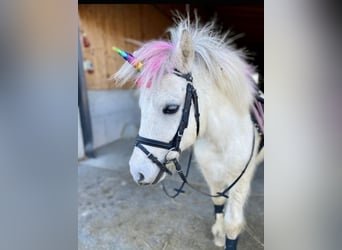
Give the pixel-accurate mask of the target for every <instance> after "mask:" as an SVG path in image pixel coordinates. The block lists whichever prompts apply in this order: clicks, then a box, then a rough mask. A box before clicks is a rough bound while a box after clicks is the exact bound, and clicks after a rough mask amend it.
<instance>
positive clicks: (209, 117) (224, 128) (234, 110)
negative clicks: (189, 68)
mask: <svg viewBox="0 0 342 250" xmlns="http://www.w3.org/2000/svg"><path fill="white" fill-rule="evenodd" d="M197 79H198V78H197ZM202 80H203V81H201V82H199V83H200V84H198V86H197V92H198V98H199V107H200V114H201V131H200V136H201V137H202V138H205V139H207V140H208V141H216V142H221V145H217V146H218V147H226V146H227V145H226V143H230V142H231V141H238V140H240V139H241V137H244V135H246V134H250V132H251V131H252V126H253V125H252V122H251V119H250V113H249V110H248V107H246V109H245V110H241V108H238V107H234V105H233V103H232V102H231V101H230V100H229V99H228V98H227V96H225V95H224V94H223V93H222V92H221V91H220V90H219V89H218V88H217V87H216V86H215V85H214V83H210V79H205V77H204V78H202ZM222 138H226V139H224V140H223V139H222Z"/></svg>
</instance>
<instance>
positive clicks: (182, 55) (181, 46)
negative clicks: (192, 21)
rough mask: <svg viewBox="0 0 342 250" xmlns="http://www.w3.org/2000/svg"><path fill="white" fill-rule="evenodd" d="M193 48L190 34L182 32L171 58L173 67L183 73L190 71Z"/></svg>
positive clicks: (185, 31) (193, 53) (193, 54)
mask: <svg viewBox="0 0 342 250" xmlns="http://www.w3.org/2000/svg"><path fill="white" fill-rule="evenodd" d="M194 56H195V52H194V47H193V41H192V38H191V35H190V33H189V32H188V31H187V30H185V29H184V30H183V31H182V34H181V37H180V39H179V42H178V44H177V46H176V48H175V53H174V57H173V64H174V67H175V68H177V69H178V70H180V71H184V73H186V72H189V71H190V70H191V65H192V63H193V61H194Z"/></svg>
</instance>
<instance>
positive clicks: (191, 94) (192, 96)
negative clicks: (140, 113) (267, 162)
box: [135, 69, 255, 209]
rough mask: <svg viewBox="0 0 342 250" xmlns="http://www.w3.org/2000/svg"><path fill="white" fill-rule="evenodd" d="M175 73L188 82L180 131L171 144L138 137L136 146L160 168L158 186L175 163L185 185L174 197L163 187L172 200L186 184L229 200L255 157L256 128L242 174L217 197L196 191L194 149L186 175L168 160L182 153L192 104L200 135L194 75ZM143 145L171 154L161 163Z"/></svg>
mask: <svg viewBox="0 0 342 250" xmlns="http://www.w3.org/2000/svg"><path fill="white" fill-rule="evenodd" d="M173 73H174V74H175V75H177V76H179V77H182V78H184V79H185V80H186V81H187V86H186V94H185V102H184V108H183V114H182V118H181V121H180V123H179V126H178V129H177V131H176V133H175V135H174V137H173V138H172V139H171V141H169V142H163V141H158V140H153V139H149V138H146V137H142V136H140V135H138V136H137V138H136V143H135V146H136V147H138V148H139V149H140V150H141V151H142V152H144V153H145V154H146V156H147V157H148V158H149V159H150V160H151V161H152V162H153V163H154V164H156V165H157V166H158V167H159V173H158V175H157V177H156V178H155V180H154V181H153V183H152V184H156V183H157V182H158V181H159V180H160V178H161V177H162V175H163V173H164V172H166V173H167V174H169V175H172V173H171V171H170V170H169V169H168V168H167V166H166V165H168V164H169V163H170V162H173V164H174V165H175V167H176V171H177V173H178V175H179V176H180V178H181V179H182V181H183V183H182V184H181V186H180V187H179V188H178V189H175V191H176V193H175V194H174V195H170V194H169V193H168V192H167V191H166V188H165V186H164V185H163V189H164V192H165V193H166V195H167V196H169V197H171V198H175V197H176V196H178V195H179V194H180V193H183V192H184V191H183V190H182V189H183V187H184V185H185V184H188V185H189V186H190V187H191V188H192V189H194V190H196V191H197V192H199V193H201V194H204V195H207V196H210V197H225V198H228V195H227V193H228V192H229V190H230V189H232V188H233V187H234V185H235V184H236V183H237V182H238V181H239V180H240V178H241V177H242V176H243V174H244V173H245V171H246V170H247V167H248V166H249V164H250V162H251V160H252V157H253V154H254V144H255V132H254V127H253V141H252V150H251V154H250V156H249V159H248V161H247V163H246V165H245V167H244V168H243V170H242V172H241V173H240V175H239V176H238V177H237V178H236V179H235V180H234V181H233V182H232V183H231V184H230V185H229V186H228V187H227V188H226V189H224V190H223V191H222V192H217V193H216V194H215V195H212V194H209V193H206V192H203V191H201V190H198V189H196V188H195V187H194V186H193V185H191V184H190V183H189V182H188V181H187V176H188V174H189V169H190V164H191V159H192V152H193V151H192V149H191V153H190V156H189V160H188V166H187V170H186V173H185V174H184V172H183V170H182V167H181V165H180V164H179V162H178V159H177V158H172V159H169V158H168V155H169V153H170V152H172V151H175V152H177V153H178V154H180V153H181V150H180V148H179V145H180V142H181V140H182V136H183V133H184V130H185V129H186V128H187V127H188V122H189V115H190V108H191V103H193V104H194V111H195V113H194V116H195V120H196V126H197V128H196V134H197V136H198V134H199V129H200V120H199V117H200V114H199V108H198V96H197V93H196V89H195V88H194V86H193V85H192V80H193V78H192V74H191V73H187V74H182V73H181V72H179V70H177V69H174V71H173ZM143 145H147V146H152V147H156V148H163V149H167V150H169V152H168V153H167V154H166V156H165V160H164V163H162V162H160V161H159V160H158V158H157V157H156V156H154V155H153V154H152V153H151V152H150V151H148V150H147V149H146V148H145V147H144V146H143ZM222 208H223V206H219V209H222ZM215 209H216V208H215Z"/></svg>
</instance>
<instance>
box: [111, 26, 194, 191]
mask: <svg viewBox="0 0 342 250" xmlns="http://www.w3.org/2000/svg"><path fill="white" fill-rule="evenodd" d="M179 35H180V37H179V40H178V42H177V43H175V44H174V43H172V42H165V41H153V42H150V43H147V44H145V45H144V46H143V47H142V48H140V49H139V50H138V51H136V52H135V53H133V55H132V56H134V60H133V59H132V60H131V61H135V65H137V64H138V63H137V62H142V64H143V66H142V68H141V69H140V70H139V71H138V70H136V69H134V67H132V66H131V65H129V64H132V63H131V62H128V63H126V64H125V65H124V66H123V67H122V68H121V69H120V71H119V72H118V73H117V74H116V78H117V79H118V78H120V76H124V80H125V81H126V80H129V79H133V80H135V81H136V84H137V85H138V86H140V99H139V106H140V109H141V121H140V129H139V136H140V137H143V138H149V139H152V140H155V141H159V142H165V143H170V142H171V141H172V140H173V139H174V138H175V136H176V134H177V131H178V128H179V125H180V122H181V119H182V116H183V108H184V104H185V96H186V92H187V84H188V83H189V82H188V80H187V79H185V78H184V77H182V75H183V74H184V75H186V74H187V73H189V72H191V67H192V63H193V61H194V48H193V43H192V39H191V37H190V34H189V33H188V32H187V31H186V30H182V31H181V33H180V34H179ZM132 65H133V64H132ZM133 66H134V65H133ZM127 77H128V78H127ZM120 79H121V78H120ZM195 139H196V121H195V118H194V110H193V108H191V109H190V114H189V118H188V124H187V129H185V130H184V133H183V136H182V137H181V140H180V144H179V150H180V151H181V150H184V149H186V148H187V147H189V146H191V145H192V144H193V143H194V142H195ZM171 146H172V145H171V144H170V147H166V146H165V147H158V146H156V145H154V146H151V144H149V143H147V144H143V147H144V148H145V149H146V150H147V151H148V153H144V151H143V150H141V148H139V147H135V149H134V151H133V154H132V156H131V159H130V161H129V164H130V172H131V174H132V176H133V178H134V180H135V181H136V182H137V183H139V184H151V183H157V182H159V181H161V180H162V179H164V178H165V176H166V172H165V171H162V172H161V170H160V166H158V164H155V163H154V162H153V161H151V159H149V158H148V156H149V154H151V155H153V156H154V157H156V158H157V159H158V160H159V162H160V163H161V164H164V163H165V162H166V161H167V158H168V157H171V155H172V158H178V156H179V154H177V152H176V151H173V147H171ZM171 151H172V152H171ZM168 170H170V167H169V168H168ZM171 171H172V169H171Z"/></svg>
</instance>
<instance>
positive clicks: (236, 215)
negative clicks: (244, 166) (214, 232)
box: [224, 179, 249, 250]
mask: <svg viewBox="0 0 342 250" xmlns="http://www.w3.org/2000/svg"><path fill="white" fill-rule="evenodd" d="M240 181H241V182H239V183H237V184H236V187H235V188H234V189H233V190H231V192H230V193H229V199H228V202H227V204H226V206H227V208H226V211H225V214H224V228H225V234H226V243H225V250H236V249H237V242H238V237H239V235H240V233H241V231H242V229H243V227H244V223H245V218H244V213H243V207H244V205H245V202H246V200H247V196H248V193H249V183H248V181H245V182H244V181H243V179H241V180H240Z"/></svg>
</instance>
